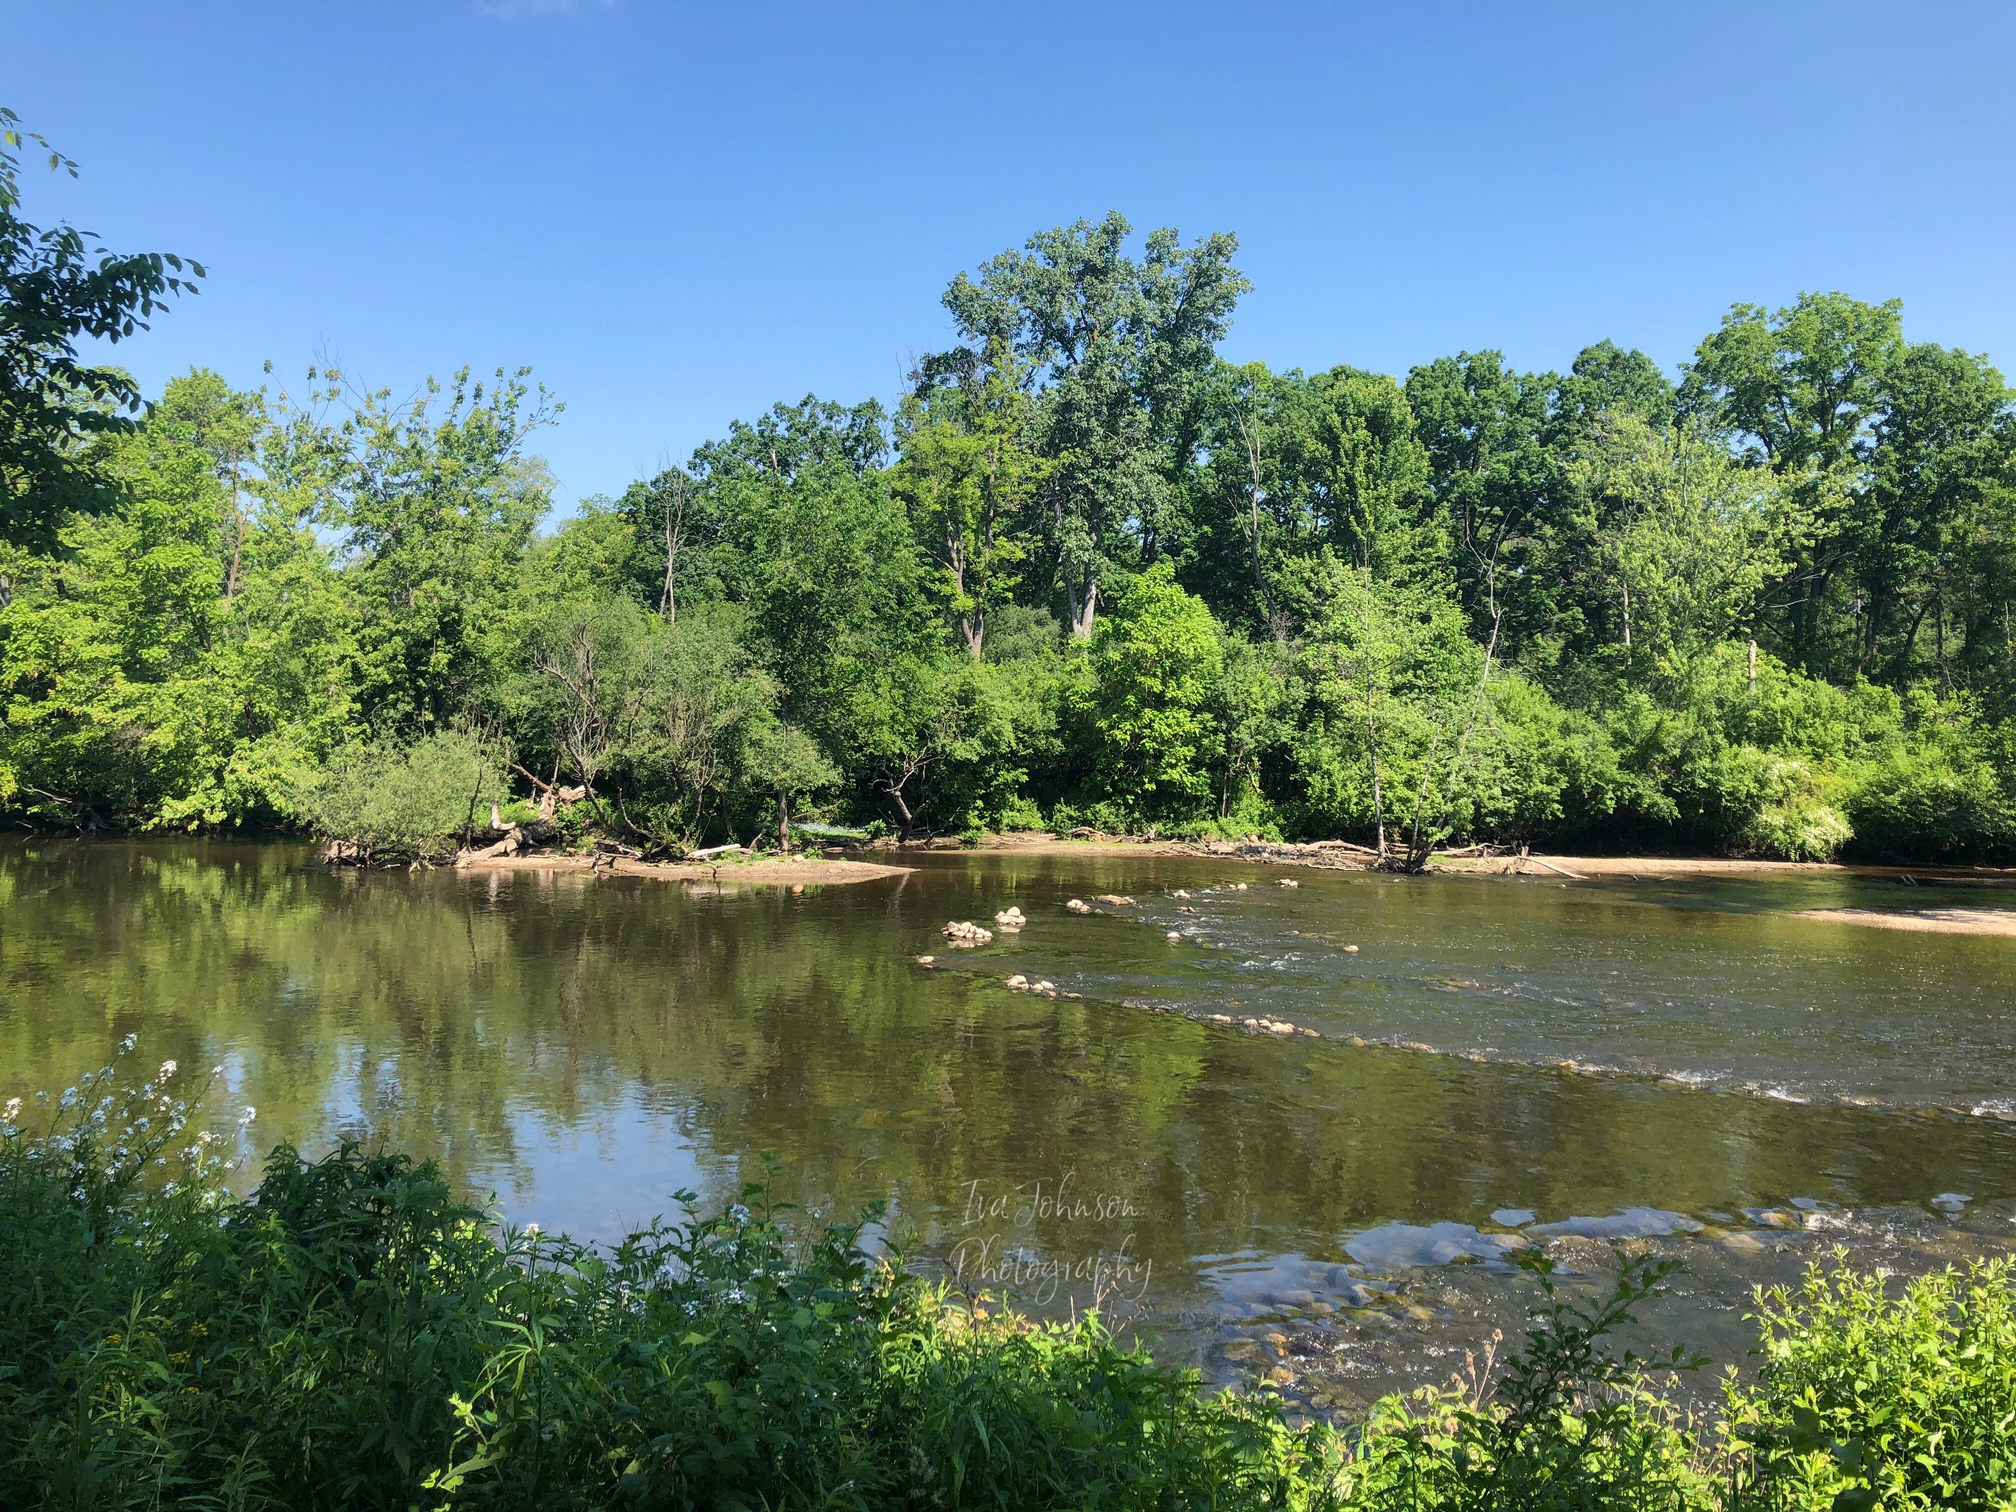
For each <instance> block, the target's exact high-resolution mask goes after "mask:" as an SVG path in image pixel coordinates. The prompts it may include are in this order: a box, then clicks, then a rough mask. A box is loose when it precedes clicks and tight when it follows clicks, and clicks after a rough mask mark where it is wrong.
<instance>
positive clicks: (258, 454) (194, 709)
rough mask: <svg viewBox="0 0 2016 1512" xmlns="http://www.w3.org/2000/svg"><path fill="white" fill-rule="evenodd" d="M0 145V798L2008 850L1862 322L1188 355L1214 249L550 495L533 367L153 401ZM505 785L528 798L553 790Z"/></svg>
mask: <svg viewBox="0 0 2016 1512" xmlns="http://www.w3.org/2000/svg"><path fill="white" fill-rule="evenodd" d="M4 124H5V125H6V126H7V128H8V147H7V152H6V156H5V161H4V166H0V280H4V282H0V708H4V722H0V817H4V818H5V819H6V820H8V821H9V822H11V823H13V824H15V825H16V826H17V827H18V826H22V825H26V826H29V827H34V828H43V829H64V830H71V831H92V832H102V831H122V830H153V831H189V830H215V829H261V830H266V829H289V828H292V829H309V830H319V831H322V832H324V833H328V834H331V835H338V836H344V837H347V838H352V839H362V840H363V841H365V842H366V843H367V844H369V845H372V846H376V847H379V848H383V849H386V850H388V851H390V850H422V851H424V850H425V849H427V848H428V846H429V845H430V844H433V843H436V842H439V841H441V840H443V839H444V837H453V836H456V835H457V834H459V835H460V837H461V838H463V839H465V840H466V839H467V838H468V836H469V834H470V832H472V831H477V830H484V829H487V827H488V823H489V818H490V814H489V807H488V806H489V804H490V803H492V802H496V803H498V804H500V805H502V806H503V807H504V808H505V809H508V810H509V811H510V812H513V813H524V812H525V811H526V806H527V805H528V804H532V803H536V801H537V800H538V799H539V797H540V795H541V793H542V792H543V791H544V790H545V788H546V787H548V786H552V787H565V788H568V789H570V790H571V789H574V788H579V789H580V790H581V796H580V798H579V799H578V800H576V801H575V802H573V803H572V804H571V806H569V807H568V808H567V809H566V811H565V815H564V816H563V822H564V825H566V826H571V833H572V834H573V835H575V836H576V837H578V838H582V839H583V840H584V842H585V839H586V837H588V836H589V835H591V834H594V835H600V836H602V837H604V838H605V839H612V840H617V841H620V842H622V843H624V844H626V845H630V846H633V847H635V848H637V849H639V850H644V851H647V852H652V853H664V852H677V851H681V850H684V849H687V848H691V847H693V846H696V845H702V844H707V843H718V842H720V841H722V840H724V839H730V838H733V839H741V840H745V841H746V840H750V839H752V838H753V837H755V836H757V835H758V834H759V833H763V832H765V831H766V830H768V831H774V828H775V826H776V821H777V818H778V815H779V814H780V812H783V813H789V814H791V815H792V816H794V817H795V818H797V819H804V818H808V817H809V818H820V819H826V820H829V821H835V822H842V823H849V824H855V825H867V826H873V827H875V828H876V831H877V832H878V833H892V834H900V835H905V836H913V837H914V836H920V835H927V834H928V835H949V834H968V835H970V834H972V833H974V832H979V831H986V830H993V829H1004V828H1005V829H1016V828H1038V827H1052V828H1058V829H1068V828H1072V827H1076V826H1091V827H1094V828H1097V829H1100V830H1102V831H1109V832H1132V833H1143V832H1148V831H1151V830H1152V831H1153V832H1155V833H1157V834H1161V835H1208V834H1217V835H1226V836H1239V835H1247V834H1259V835H1265V836H1283V837H1339V838H1348V839H1353V840H1357V841H1361V842H1363V843H1365V844H1368V845H1374V846H1377V847H1378V848H1379V849H1380V850H1381V851H1382V852H1383V853H1385V854H1387V855H1389V856H1390V857H1392V858H1393V862H1394V864H1395V865H1411V864H1419V862H1420V860H1421V859H1422V858H1423V857H1424V856H1425V855H1426V854H1427V852H1428V851H1429V849H1430V848H1432V847H1435V846H1441V845H1452V844H1460V843H1465V842H1475V841H1490V842H1502V843H1508V844H1512V843H1545V844H1547V845H1550V846H1555V847H1561V848H1570V847H1591V848H1602V849H1617V848H1620V847H1628V848H1634V849H1647V850H1688V851H1700V850H1706V851H1713V852H1721V853H1729V854H1739V855H1757V856H1772V857H1789V858H1809V859H1811V858H1825V857H1832V856H1847V857H1861V858H1884V859H1898V860H1912V861H1934V860H1993V859H2004V860H2006V859H2009V858H2010V857H2011V855H2012V852H2016V650H2012V634H2011V631H2012V626H2011V610H2012V602H2016V465H2012V463H2016V407H2012V398H2016V396H2012V393H2011V391H2010V389H2009V387H2008V385H2007V384H2005V382H2004V381H2003V378H2002V375H2001V374H2000V373H1999V372H1998V371H1997V370H1996V369H1995V368H1994V367H1993V366H1991V365H1990V363H1989V361H1988V359H1987V358H1986V357H1984V356H1979V355H1974V354H1970V353H1968V352H1965V351H1961V350H1958V349H1949V348H1946V347H1941V346H1936V345H1931V344H1924V343H1914V342H1912V341H1910V340H1908V339H1907V338H1906V336H1905V333H1904V327H1903V319H1902V311H1901V307H1900V305H1899V304H1898V303H1897V302H1896V301H1890V302H1888V303H1881V304H1870V303H1864V302H1862V301H1860V300H1856V299H1852V298H1849V297H1848V296H1846V295H1844V294H1838V293H1830V294H1805V295H1801V296H1800V297H1799V298H1798V300H1797V301H1796V302H1795V303H1793V304H1791V305H1789V306H1787V307H1785V308H1782V309H1775V310H1773V309H1766V308H1763V307H1760V306H1755V305H1748V304H1739V305H1736V306H1735V307H1733V308H1732V309H1731V310H1730V311H1729V313H1728V314H1727V315H1726V316H1725V317H1723V320H1722V322H1721V325H1720V326H1719V328H1718V329H1716V330H1714V331H1712V332H1710V333H1709V334H1708V335H1706V336H1705V337H1704V338H1703V339H1702V341H1701V343H1700V345H1699V347H1698V348H1697V349H1696V351H1695V353H1694V355H1693V358H1692V359H1691V361H1689V362H1687V363H1685V364H1684V365H1682V367H1681V368H1680V370H1679V372H1678V374H1677V376H1676V375H1672V374H1669V373H1667V372H1665V371H1663V370H1662V369H1661V368H1660V366H1659V364H1658V363H1656V362H1654V361H1653V360H1652V359H1650V358H1649V357H1647V356H1646V355H1645V354H1644V353H1642V352H1639V351H1635V350H1629V349H1626V348H1623V347H1620V346H1617V345H1615V344H1614V343H1612V342H1610V341H1599V342H1597V343H1595V344H1594V345H1592V346H1588V347H1586V348H1584V349H1583V351H1582V352H1581V354H1580V355H1579V356H1578V357H1577V358H1576V359H1575V361H1574V363H1573V364H1572V366H1571V367H1570V369H1569V370H1568V371H1567V372H1566V373H1551V372H1547V373H1522V372H1518V371H1515V370H1514V369H1513V368H1511V367H1510V366H1508V365H1507V363H1506V362H1505V361H1504V359H1503V357H1502V356H1501V355H1500V354H1499V353H1497V352H1494V351H1476V352H1462V353H1459V354H1456V355H1454V356H1449V357H1443V358H1439V359H1437V360H1435V361H1433V362H1429V363H1426V364H1423V365H1422V366H1419V367H1415V368H1413V369H1411V370H1410V371H1409V372H1408V373H1407V374H1406V375H1405V376H1404V377H1399V378H1396V377H1392V376H1388V375H1385V374H1381V373H1374V372H1368V371H1365V370H1362V369H1359V368H1356V367H1351V366H1348V365H1347V366H1338V367H1333V368H1330V369H1328V370H1325V371H1321V372H1303V371H1300V370H1298V369H1290V370H1285V371H1276V370H1274V369H1272V368H1270V367H1268V366H1266V365H1265V364H1263V363H1258V362H1252V363H1246V364H1244V365H1235V364H1233V363H1230V362H1228V361H1226V360H1225V359H1224V358H1222V357H1221V356H1220V355H1219V352H1218V348H1219V345H1220V343H1221V341H1222V340H1223V338H1224V336H1225V334H1226V332H1227V330H1228V329H1229V327H1230V325H1231V323H1232V320H1233V317H1234V314H1235V310H1236V307H1237V305H1238V301H1239V299H1240V298H1241V296H1242V295H1244V294H1245V293H1246V292H1247V290H1248V289H1249V287H1250V285H1249V284H1248V282H1247V280H1246V279H1245V278H1244V277H1243V276H1242V275H1241V273H1240V272H1239V270H1238V268H1237V266H1236V263H1235V258H1236V256H1237V251H1238V244H1237V242H1236V240H1235V239H1234V238H1233V237H1232V236H1230V235H1226V234H1215V235H1211V236H1206V237H1203V238H1202V239H1199V240H1195V241H1188V242H1186V241H1185V240H1184V239H1182V238H1181V237H1179V236H1178V234H1177V233H1176V232H1175V231H1174V230H1168V229H1165V230H1157V231H1153V232H1150V233H1149V234H1147V235H1146V236H1145V237H1137V236H1135V235H1134V234H1133V232H1132V230H1131V228H1130V227H1129V225H1128V223H1127V222H1126V221H1125V220H1124V219H1123V218H1122V217H1120V216H1119V215H1118V214H1110V215H1108V216H1106V217H1105V218H1104V219H1103V220H1100V221H1096V222H1094V221H1081V222H1079V223H1077V224H1075V225H1071V226H1065V227H1060V228H1058V229H1056V230H1050V231H1043V232H1039V233H1038V234H1036V235H1034V236H1032V237H1031V238H1030V239H1029V240H1028V242H1027V243H1026V244H1025V245H1024V246H1023V247H1021V248H1020V249H1017V250H1012V251H1008V252H1004V253H1002V254H1001V255H1000V256H998V257H995V258H993V259H992V260H991V261H988V262H986V263H983V264H981V265H980V266H979V267H978V268H977V269H976V270H974V271H972V272H970V273H961V274H959V275H958V276H957V277H955V278H954V279H952V281H951V283H950V285H949V286H948V287H947V288H946V290H945V293H944V306H945V308H946V310H947V311H948V312H949V313H950V316H951V321H952V326H953V328H954V329H955V330H956V333H957V338H958V339H957V343H956V344H955V345H952V346H950V347H949V348H948V349H947V350H944V351H941V352H935V353H933V354H931V355H929V356H927V357H925V358H923V359H922V360H921V361H920V362H919V363H918V364H917V366H916V370H915V372H913V373H912V374H911V375H910V378H909V382H908V385H907V389H906V391H905V392H904V394H903V396H902V398H901V400H900V402H898V403H897V404H896V406H895V408H894V409H893V410H890V409H886V408H884V407H883V406H882V405H881V404H880V403H877V402H875V401H873V400H870V401H867V402H864V403H859V404H844V403H834V402H829V401H824V400H820V399H817V398H813V397H809V396H808V397H807V398H805V399H803V400H802V401H799V402H797V403H782V404H778V405H776V406H775V407H773V408H772V409H771V410H770V411H769V412H768V413H766V414H762V415H760V416H757V417H755V418H754V419H752V420H750V421H748V422H747V423H737V424H735V425H733V426H731V427H730V428H729V431H728V434H727V435H726V436H724V437H722V438H721V439H719V440H716V441H711V442H709V443H707V444H706V445H704V446H702V447H700V448H699V449H698V450H697V451H696V452H694V454H693V455H692V457H691V459H690V460H689V461H688V462H687V463H686V465H685V466H683V467H674V468H669V469H667V470H666V471H664V472H662V473H661V474H659V475H658V476H656V477H653V478H648V479H644V480H640V481H638V482H637V483H634V484H633V485H631V486H630V487H629V488H628V489H626V490H625V491H624V493H623V494H622V496H621V497H619V498H613V499H599V498H598V499H593V500H590V501H588V502H587V503H586V504H585V505H584V506H583V507H582V508H581V509H580V511H579V512H578V513H577V514H576V515H574V516H572V517H570V518H566V519H561V520H558V521H551V522H550V523H549V516H550V513H551V509H550V495H551V489H552V482H551V478H550V475H549V474H548V472H547V470H546V468H545V466H544V465H543V464H542V463H541V462H540V460H539V459H538V457H537V456H536V455H535V454H534V452H533V450H532V445H533V443H534V441H535V438H536V435H537V432H538V431H539V429H540V428H541V427H542V426H544V425H547V424H550V423H554V422H555V421H556V420H557V419H558V418H559V409H560V406H559V405H558V404H557V403H554V402H552V401H551V400H550V399H549V398H548V396H547V395H546V394H545V392H544V391H543V390H541V389H538V388H535V387H532V386H530V384H529V379H528V375H527V374H526V373H523V372H520V373H518V374H515V375H513V374H509V373H503V372H500V373H498V374H497V375H496V376H495V377H494V378H493V379H490V380H486V381H480V382H479V381H474V380H472V378H471V377H470V375H469V374H468V373H467V372H466V371H464V372H462V373H459V374H457V375H456V376H455V377H453V378H452V379H450V380H448V381H447V382H445V383H441V384H436V383H431V382H430V383H429V384H427V386H426V387H425V389H424V391H423V392H421V393H420V394H418V395H417V397H413V398H408V399H395V398H393V397H392V395H391V394H390V393H389V392H385V391H379V392H368V391H363V390H360V389H359V388H357V387H356V386H354V385H353V384H352V383H351V382H350V381H349V379H348V378H347V377H346V375H344V374H342V373H339V372H336V371H328V370H323V371H318V370H315V369H310V370H309V371H308V373H307V376H306V378H305V380H304V381H303V382H301V383H299V384H293V383H288V384H284V385H283V384H279V383H277V382H270V381H269V385H268V386H267V387H265V388H261V389H258V390H256V391H248V390H244V389H239V388H234V387H233V386H232V385H231V384H230V383H228V382H227V381H226V380H225V379H224V378H222V377H220V376H218V375H217V374H215V373H212V372H209V371H205V370H200V369H199V370H196V371H192V372H191V373H189V374H188V375H186V376H184V377H181V378H178V379H175V380H174V381H172V382H170V383H169V384H168V385H167V386H166V388H165V389H164V390H163V391H162V392H161V393H160V394H158V395H156V396H153V397H152V398H151V399H148V398H146V397H145V396H143V395H142V394H141V393H140V391H139V389H138V387H137V386H136V385H135V384H134V382H133V381H132V380H131V379H130V378H129V377H128V376H127V375H126V374H125V373H123V372H122V371H120V370H119V369H117V368H113V367H107V366H98V365H94V364H93V363H92V362H90V361H88V360H86V358H85V357H84V356H81V355H80V343H83V342H85V341H87V340H88V339H89V338H111V339H112V340H115V341H116V340H123V339H126V338H130V337H134V336H136V335H138V334H139V333H140V332H141V330H142V329H143V328H144V326H145V324H146V323H147V322H148V321H149V320H150V319H152V318H153V317H154V316H155V315H156V314H158V313H159V312H160V311H161V310H162V308H163V307H164V306H165V305H166V304H167V303H169V302H171V301H173V300H175V299H177V298H180V297H183V296H185V295H187V294H188V293H190V292H191V291H192V290H193V289H194V287H196V282H197V280H199V279H200V278H201V277H202V276H203V270H202V268H201V267H200V266H198V265H196V264H194V263H189V262H185V261H183V260H180V259H176V258H171V257H166V256H157V255H152V254H141V255H125V254H117V253H113V252H111V251H108V250H107V249H105V248H103V247H101V246H99V245H98V244H97V243H96V242H95V241H94V240H93V239H92V238H90V237H88V236H87V235H84V234H82V233H79V232H77V231H75V230H73V229H71V228H70V227H67V226H57V227H55V228H54V229H38V228H37V227H36V226H35V225H32V224H30V223H29V222H28V221H27V220H26V219H24V218H23V217H24V214H25V211H24V207H23V204H22V189H23V184H24V170H23V168H22V159H23V158H24V156H27V155H29V154H31V153H32V154H33V156H34V158H36V159H39V158H40V157H41V156H42V155H43V154H44V153H45V152H46V153H47V155H48V157H49V159H50V162H51V165H52V166H54V167H56V168H59V169H63V168H68V167H69V165H68V163H67V160H65V159H62V158H61V156H60V154H57V153H54V152H52V151H49V150H48V149H47V145H46V144H44V143H41V142H40V141H39V139H35V138H32V137H30V136H27V135H24V134H23V133H21V132H20V131H19V130H18V127H17V123H16V122H15V120H14V118H13V117H12V115H11V114H6V119H5V122H4ZM548 807H549V810H550V808H551V805H550V803H549V805H548Z"/></svg>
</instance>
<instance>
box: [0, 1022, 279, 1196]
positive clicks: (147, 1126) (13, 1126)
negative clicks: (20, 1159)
mask: <svg viewBox="0 0 2016 1512" xmlns="http://www.w3.org/2000/svg"><path fill="white" fill-rule="evenodd" d="M138 1043H139V1038H138V1036H137V1035H131V1034H129V1035H127V1036H126V1037H125V1038H124V1039H123V1040H121V1041H120V1046H119V1053H120V1055H121V1056H125V1055H129V1054H131V1053H132V1051H133V1050H134V1048H135V1047H136V1046H137V1045H138ZM178 1069H179V1065H178V1063H177V1062H176V1061H173V1060H166V1061H163V1062H161V1066H160V1069H159V1070H158V1071H157V1072H156V1073H155V1076H154V1079H153V1080H152V1081H148V1082H144V1083H142V1084H141V1085H140V1086H138V1087H132V1086H130V1085H128V1086H121V1085H120V1084H119V1082H118V1077H117V1064H116V1061H115V1064H114V1065H110V1066H105V1067H102V1068H100V1069H99V1070H97V1071H94V1072H90V1073H88V1074H86V1075H84V1076H81V1077H79V1078H78V1080H77V1085H75V1086H73V1087H68V1088H66V1089H64V1091H63V1092H62V1093H61V1094H60V1095H59V1096H58V1097H57V1099H56V1105H55V1111H56V1114H57V1117H56V1119H55V1121H54V1123H53V1124H52V1125H51V1126H50V1128H49V1131H48V1132H47V1133H46V1134H44V1135H42V1136H41V1137H40V1138H32V1139H26V1140H24V1145H25V1153H26V1154H27V1157H28V1158H29V1159H31V1160H38V1161H61V1162H62V1163H63V1165H64V1167H66V1168H67V1171H68V1176H69V1180H70V1185H71V1195H72V1197H73V1199H74V1200H76V1201H78V1202H86V1201H91V1200H94V1199H97V1198H100V1196H101V1194H104V1195H109V1194H110V1193H112V1192H115V1191H117V1190H120V1189H123V1188H125V1187H127V1186H129V1185H130V1184H131V1183H133V1182H134V1181H136V1180H138V1179H140V1177H141V1176H142V1175H143V1174H145V1173H146V1172H147V1171H148V1169H149V1168H152V1169H154V1170H156V1171H168V1172H173V1173H174V1174H173V1176H172V1177H171V1179H170V1181H169V1182H168V1185H169V1188H170V1190H174V1189H176V1188H178V1187H181V1186H183V1185H198V1186H201V1187H204V1188H211V1187H214V1186H215V1185H216V1182H217V1178H218V1176H219V1175H220V1173H221V1172H222V1171H223V1170H224V1169H225V1166H224V1163H223V1161H222V1160H221V1158H220V1157H219V1156H218V1155H217V1154H216V1153H214V1152H213V1151H212V1149H211V1145H212V1144H213V1143H214V1136H212V1135H211V1134H209V1133H208V1132H205V1131H199V1132H197V1133H196V1134H194V1135H193V1136H191V1137H190V1139H189V1141H188V1142H187V1143H186V1144H185V1143H183V1142H182V1141H183V1136H184V1135H185V1134H186V1133H187V1132H188V1128H189V1122H190V1103H189V1101H188V1100H185V1099H183V1098H178V1097H176V1096H175V1095H174V1094H173V1093H172V1092H171V1091H170V1090H169V1089H168V1083H169V1082H170V1081H171V1079H172V1078H173V1077H174V1076H175V1074H176V1072H177V1070H178ZM36 1101H37V1102H39V1103H42V1104H44V1105H45V1106H46V1105H47V1104H48V1102H49V1094H48V1093H46V1092H42V1093H38V1094H36ZM20 1114H21V1099H20V1098H18V1097H16V1098H11V1099H9V1100H8V1102H7V1104H6V1108H5V1113H4V1116H0V1138H6V1139H10V1140H12V1139H20V1138H22V1133H21V1128H20ZM251 1117H252V1110H251V1109H250V1108H247V1109H246V1110H245V1117H244V1119H243V1120H241V1122H244V1123H249V1122H250V1121H251ZM178 1166H179V1168H180V1169H179V1170H177V1169H176V1168H177V1167H178Z"/></svg>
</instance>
